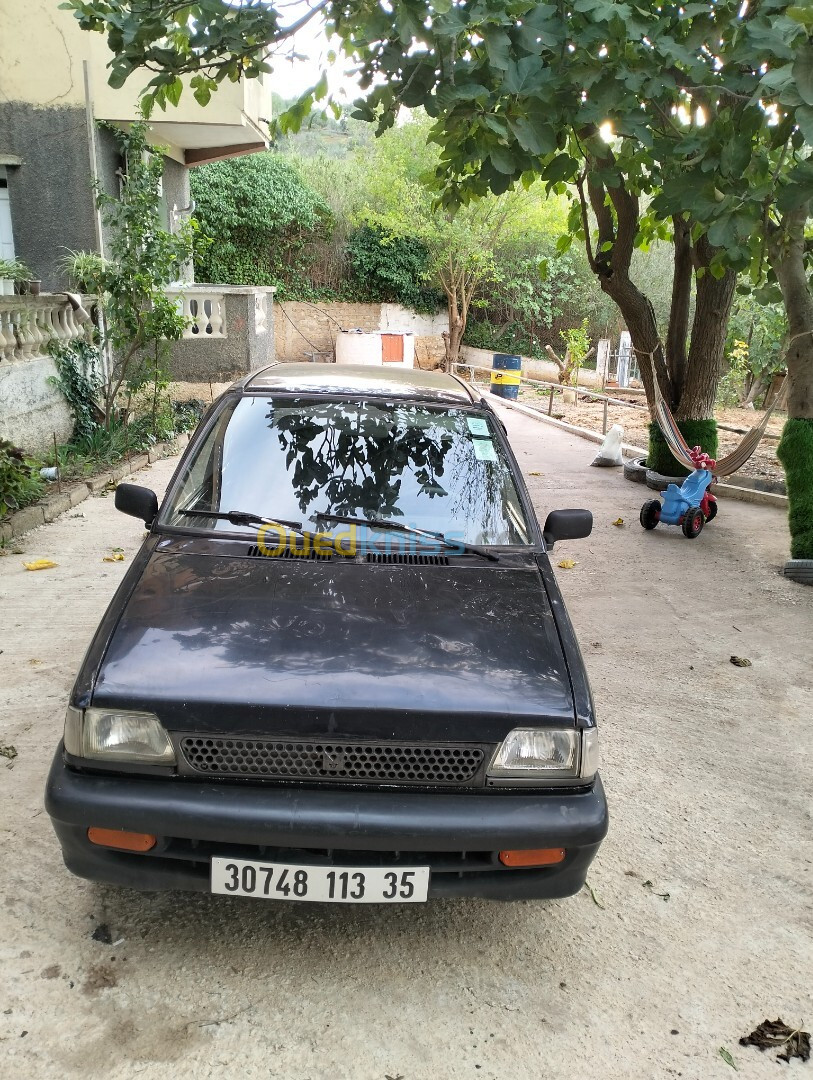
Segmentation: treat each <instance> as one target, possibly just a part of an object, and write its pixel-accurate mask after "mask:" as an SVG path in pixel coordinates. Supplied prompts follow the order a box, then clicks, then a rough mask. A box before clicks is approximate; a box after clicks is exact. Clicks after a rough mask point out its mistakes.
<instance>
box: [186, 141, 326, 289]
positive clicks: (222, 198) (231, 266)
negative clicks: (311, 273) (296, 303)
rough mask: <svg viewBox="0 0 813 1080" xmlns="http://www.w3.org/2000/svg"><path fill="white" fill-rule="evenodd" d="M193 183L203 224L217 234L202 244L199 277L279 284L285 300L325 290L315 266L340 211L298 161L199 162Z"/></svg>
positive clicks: (267, 156) (268, 157)
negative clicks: (315, 280) (316, 283)
mask: <svg viewBox="0 0 813 1080" xmlns="http://www.w3.org/2000/svg"><path fill="white" fill-rule="evenodd" d="M190 185H191V191H192V197H193V198H194V200H195V216H196V218H197V220H198V222H199V223H200V227H201V232H202V234H203V235H205V236H207V237H211V238H212V239H213V240H214V243H212V244H210V245H209V246H207V247H206V248H205V249H203V250H201V248H200V246H199V247H198V250H197V251H196V254H195V277H196V278H197V280H198V281H213V282H225V283H227V284H232V285H246V284H253V285H276V286H277V288H278V289H279V298H280V299H282V300H289V299H295V298H296V299H311V298H313V297H314V296H315V295H317V294H318V290H314V289H313V287H312V285H311V283H310V281H309V277H308V270H309V268H310V266H311V265H312V263H313V261H314V259H315V258H316V243H317V242H318V241H320V240H322V239H324V238H325V237H327V236H329V235H330V232H331V230H332V227H333V216H332V214H331V211H330V209H329V207H328V206H327V204H326V203H325V202H324V201H323V200H322V199H321V198H320V196H319V195H318V194H317V193H316V192H315V191H314V190H313V189H312V188H311V187H309V186H308V185H307V184H306V183H305V182H304V181H303V179H302V177H301V176H300V174H299V172H298V171H297V170H296V169H295V168H294V166H293V165H292V164H290V163H289V162H288V161H286V160H284V159H283V158H281V157H279V156H278V155H276V154H273V153H271V152H268V153H262V154H251V155H249V156H247V157H240V158H233V159H231V160H227V161H217V162H213V163H212V164H210V165H203V166H201V167H200V168H198V169H193V170H192V172H191V174H190Z"/></svg>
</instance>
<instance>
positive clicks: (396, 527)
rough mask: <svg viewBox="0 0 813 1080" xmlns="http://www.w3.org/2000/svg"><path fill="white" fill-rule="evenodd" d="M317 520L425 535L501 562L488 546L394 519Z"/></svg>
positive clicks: (341, 516)
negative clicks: (449, 536)
mask: <svg viewBox="0 0 813 1080" xmlns="http://www.w3.org/2000/svg"><path fill="white" fill-rule="evenodd" d="M313 516H314V518H316V520H317V521H318V520H320V519H321V520H322V521H335V522H338V523H339V524H342V525H367V526H370V527H371V528H374V529H391V530H393V531H395V532H402V533H409V534H410V535H411V536H425V537H427V538H428V539H429V540H434V541H436V542H437V541H440V543H441V544H443V546H444V547H445V548H448V549H452V548H461V549H462V550H463V551H465V552H467V553H468V554H471V555H479V556H480V557H481V558H483V559H488V560H489V561H490V562H499V561H500V559H499V556H498V555H495V554H494V552H493V551H489V550H488V549H487V548H482V547H480V546H479V545H478V544H467V543H466V542H465V541H464V540H448V539H447V538H446V537H445V536H444V535H443V533H439V532H428V531H427V530H426V529H415V528H413V526H411V525H404V524H402V523H401V522H400V521H392V520H390V519H389V518H364V517H353V516H352V515H351V514H319V513H317V514H314V515H313Z"/></svg>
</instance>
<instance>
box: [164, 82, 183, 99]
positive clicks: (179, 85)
mask: <svg viewBox="0 0 813 1080" xmlns="http://www.w3.org/2000/svg"><path fill="white" fill-rule="evenodd" d="M182 93H183V82H182V81H181V80H180V79H174V80H173V81H172V82H171V83H170V84H169V85H168V86H167V100H168V101H170V102H171V103H172V104H173V105H177V104H178V102H179V101H180V100H181V94H182Z"/></svg>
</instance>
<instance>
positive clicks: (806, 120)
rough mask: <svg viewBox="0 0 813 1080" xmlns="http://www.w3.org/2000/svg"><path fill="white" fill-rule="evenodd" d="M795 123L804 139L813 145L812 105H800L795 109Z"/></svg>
mask: <svg viewBox="0 0 813 1080" xmlns="http://www.w3.org/2000/svg"><path fill="white" fill-rule="evenodd" d="M796 123H797V124H798V125H799V128H800V130H801V132H802V134H803V135H804V137H805V141H806V142H808V143H810V145H811V146H813V106H810V105H800V106H799V108H798V109H797V110H796Z"/></svg>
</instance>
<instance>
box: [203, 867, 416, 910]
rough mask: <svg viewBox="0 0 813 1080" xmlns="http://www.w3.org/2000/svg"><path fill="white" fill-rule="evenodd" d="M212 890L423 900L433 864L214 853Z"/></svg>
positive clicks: (358, 900) (337, 900)
mask: <svg viewBox="0 0 813 1080" xmlns="http://www.w3.org/2000/svg"><path fill="white" fill-rule="evenodd" d="M212 892H213V893H222V894H224V895H225V896H255V897H257V898H258V899H260V900H304V901H308V900H310V901H317V902H319V903H327V904H423V903H425V902H426V899H427V897H428V895H429V867H428V866H409V867H400V866H399V867H397V868H396V867H386V866H384V867H381V866H302V865H301V864H299V863H263V862H248V861H246V860H244V859H212Z"/></svg>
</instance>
